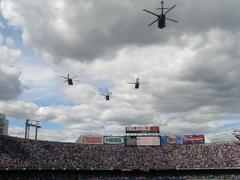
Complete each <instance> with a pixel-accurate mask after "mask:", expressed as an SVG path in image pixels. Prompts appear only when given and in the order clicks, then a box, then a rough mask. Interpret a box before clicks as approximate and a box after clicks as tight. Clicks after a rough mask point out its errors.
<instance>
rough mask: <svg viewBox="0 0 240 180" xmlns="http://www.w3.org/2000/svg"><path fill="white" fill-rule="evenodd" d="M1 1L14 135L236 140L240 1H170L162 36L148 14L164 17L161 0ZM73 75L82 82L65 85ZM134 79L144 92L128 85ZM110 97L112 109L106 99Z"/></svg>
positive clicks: (0, 82)
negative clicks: (133, 132) (153, 129)
mask: <svg viewBox="0 0 240 180" xmlns="http://www.w3.org/2000/svg"><path fill="white" fill-rule="evenodd" d="M0 3H1V5H0V8H1V11H0V113H4V114H6V116H7V118H8V119H9V125H10V126H9V134H10V135H12V136H18V137H23V136H24V126H25V120H26V119H35V120H40V121H41V122H42V128H41V129H40V130H39V136H38V137H39V139H43V140H54V141H70V142H74V141H75V140H76V139H77V138H78V136H79V135H86V134H94V135H96V134H97V135H109V134H113V135H120V134H124V130H125V128H124V127H125V126H131V125H160V128H161V134H164V135H170V134H196V133H203V134H205V136H206V139H207V141H225V140H227V141H228V140H235V138H234V137H233V135H232V132H233V130H235V129H240V110H239V109H240V95H239V92H240V82H239V81H240V80H239V79H240V71H239V70H240V46H239V38H240V32H239V28H240V22H239V19H240V12H239V8H238V7H239V6H240V1H238V0H228V1H221V0H211V1H207V0H202V1H192V0H182V1H177V0H166V1H165V4H164V5H165V6H166V7H171V6H173V5H174V4H176V7H175V8H174V9H173V10H172V11H170V12H169V13H168V14H167V17H168V18H171V19H175V20H177V21H178V23H174V22H171V21H166V27H165V28H164V29H159V28H157V24H154V25H152V26H151V27H148V24H149V23H151V22H152V21H153V20H155V19H154V18H155V17H154V16H152V15H151V14H148V13H146V12H144V11H142V9H148V10H150V11H153V12H156V13H158V10H156V8H158V7H160V5H161V4H160V1H159V0H150V1H149V0H148V1H146V0H121V1H119V0H104V1H99V0H68V1H65V0H51V1H48V0H34V1H32V0H20V1H12V0H1V1H0ZM67 74H70V76H75V75H79V77H77V80H79V81H80V82H74V86H68V85H67V83H66V82H64V79H62V78H61V77H59V76H66V75H67ZM136 78H140V82H147V84H142V85H140V89H134V87H133V86H132V85H129V84H127V83H128V82H134V81H135V79H136ZM106 91H109V92H112V94H113V97H112V98H110V101H106V100H105V99H104V97H102V96H100V95H99V93H104V92H106ZM32 131H33V129H32ZM31 134H32V136H31V137H33V135H34V133H33V132H32V133H31Z"/></svg>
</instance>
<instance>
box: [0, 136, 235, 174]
mask: <svg viewBox="0 0 240 180" xmlns="http://www.w3.org/2000/svg"><path fill="white" fill-rule="evenodd" d="M237 167H240V143H238V142H227V143H210V144H198V145H165V146H158V147H127V146H124V145H82V144H74V143H59V142H48V141H34V140H25V139H20V138H14V137H8V136H0V169H6V168H8V169H22V168H26V169H80V170H93V169H94V170H115V169H116V170H119V169H133V170H143V171H148V170H151V169H152V170H162V169H181V168H186V169H192V168H207V169H210V168H237Z"/></svg>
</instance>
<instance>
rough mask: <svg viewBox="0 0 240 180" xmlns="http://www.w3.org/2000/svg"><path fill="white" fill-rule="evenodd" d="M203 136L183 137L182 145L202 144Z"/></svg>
mask: <svg viewBox="0 0 240 180" xmlns="http://www.w3.org/2000/svg"><path fill="white" fill-rule="evenodd" d="M204 142H205V141H204V135H196V134H195V135H185V136H184V137H183V144H204Z"/></svg>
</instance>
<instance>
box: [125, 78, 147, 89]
mask: <svg viewBox="0 0 240 180" xmlns="http://www.w3.org/2000/svg"><path fill="white" fill-rule="evenodd" d="M128 84H135V87H134V88H135V89H139V86H140V84H147V82H139V78H136V82H129V83H128Z"/></svg>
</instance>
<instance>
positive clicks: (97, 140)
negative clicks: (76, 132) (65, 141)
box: [80, 136, 103, 144]
mask: <svg viewBox="0 0 240 180" xmlns="http://www.w3.org/2000/svg"><path fill="white" fill-rule="evenodd" d="M80 143H82V144H103V137H101V136H82V137H80Z"/></svg>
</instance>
